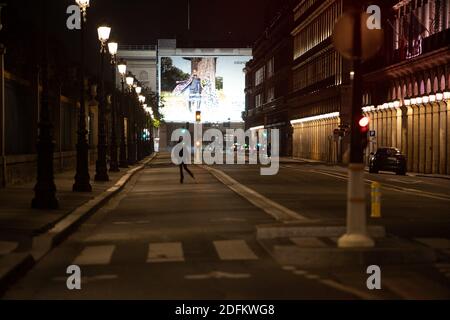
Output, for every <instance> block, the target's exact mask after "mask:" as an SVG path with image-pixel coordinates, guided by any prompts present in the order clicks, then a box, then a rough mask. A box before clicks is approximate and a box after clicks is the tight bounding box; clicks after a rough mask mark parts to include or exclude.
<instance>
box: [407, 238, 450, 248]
mask: <svg viewBox="0 0 450 320" xmlns="http://www.w3.org/2000/svg"><path fill="white" fill-rule="evenodd" d="M415 240H416V241H418V242H420V243H422V244H424V245H427V246H429V247H431V248H433V249H450V240H449V239H446V238H416V239H415Z"/></svg>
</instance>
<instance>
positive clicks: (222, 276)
mask: <svg viewBox="0 0 450 320" xmlns="http://www.w3.org/2000/svg"><path fill="white" fill-rule="evenodd" d="M250 277H251V275H250V274H248V273H228V272H221V271H213V272H210V273H207V274H195V275H187V276H185V277H184V278H185V279H187V280H207V279H232V280H239V279H248V278H250Z"/></svg>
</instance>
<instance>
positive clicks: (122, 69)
mask: <svg viewBox="0 0 450 320" xmlns="http://www.w3.org/2000/svg"><path fill="white" fill-rule="evenodd" d="M117 68H118V69H119V74H120V84H121V88H122V94H121V96H120V121H119V122H120V123H119V128H120V150H119V159H120V160H119V161H120V163H119V166H120V167H121V168H128V161H127V141H126V136H125V99H124V98H125V97H124V96H125V75H126V73H127V63H126V62H125V60H123V59H121V60H120V61H119V63H118V65H117Z"/></svg>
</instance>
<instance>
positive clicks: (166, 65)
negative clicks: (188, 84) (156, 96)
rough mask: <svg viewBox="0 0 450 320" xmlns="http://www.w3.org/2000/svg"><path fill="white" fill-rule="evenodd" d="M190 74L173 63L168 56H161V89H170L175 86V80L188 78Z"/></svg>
mask: <svg viewBox="0 0 450 320" xmlns="http://www.w3.org/2000/svg"><path fill="white" fill-rule="evenodd" d="M189 77H190V75H189V74H188V73H184V72H183V70H181V69H179V68H177V67H175V66H174V65H173V60H172V59H171V58H169V57H164V58H161V90H162V91H172V90H173V89H175V87H176V86H177V81H183V80H187V79H189Z"/></svg>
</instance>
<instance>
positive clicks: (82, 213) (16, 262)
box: [0, 153, 157, 297]
mask: <svg viewBox="0 0 450 320" xmlns="http://www.w3.org/2000/svg"><path fill="white" fill-rule="evenodd" d="M156 156H157V153H154V154H153V155H151V156H150V157H149V158H148V159H146V160H144V161H143V162H142V163H141V164H140V165H139V166H137V167H135V168H133V169H129V170H128V171H127V173H125V174H124V175H123V176H122V177H121V178H120V179H119V180H118V181H117V183H116V184H115V185H114V186H112V187H111V188H109V189H108V190H106V191H104V192H102V193H101V194H99V195H98V196H96V197H95V198H93V199H91V200H89V201H88V202H86V203H84V204H82V205H81V206H80V207H78V208H76V209H75V210H73V211H72V212H71V213H69V214H68V215H67V216H66V217H65V218H64V219H62V220H61V221H59V222H58V223H56V225H55V226H54V227H53V228H52V229H51V230H49V231H47V232H46V233H44V234H42V235H39V236H37V237H34V238H32V249H31V250H30V252H28V253H20V254H10V255H7V256H5V257H3V258H2V259H0V297H1V296H2V295H3V293H4V292H5V291H6V289H7V287H9V286H10V285H11V284H13V283H14V282H15V281H16V280H17V279H18V278H19V277H20V276H22V275H24V274H25V273H26V272H28V271H29V270H30V269H31V268H32V267H33V266H34V265H35V264H36V263H37V262H38V261H39V260H41V259H42V258H43V257H44V256H46V255H47V254H48V253H49V252H50V251H51V250H52V249H53V248H55V247H56V246H57V245H58V244H60V243H61V242H63V241H64V240H65V239H67V237H68V236H70V235H71V234H72V233H73V232H74V231H75V230H76V229H77V228H78V227H79V226H80V225H81V224H82V223H83V222H84V221H86V220H87V219H88V218H89V217H91V216H92V215H93V214H94V213H95V212H96V211H98V210H99V209H100V208H101V207H102V206H103V205H104V204H105V203H107V202H108V201H109V200H110V199H111V198H112V197H114V196H115V195H116V194H117V193H119V192H120V191H121V190H122V189H123V188H124V187H125V185H126V184H127V183H128V182H129V181H130V180H131V178H132V177H133V176H134V175H135V174H136V173H137V172H139V171H141V170H142V169H144V168H145V166H146V165H147V164H148V163H150V162H151V161H153V160H154V159H155V157H156Z"/></svg>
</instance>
